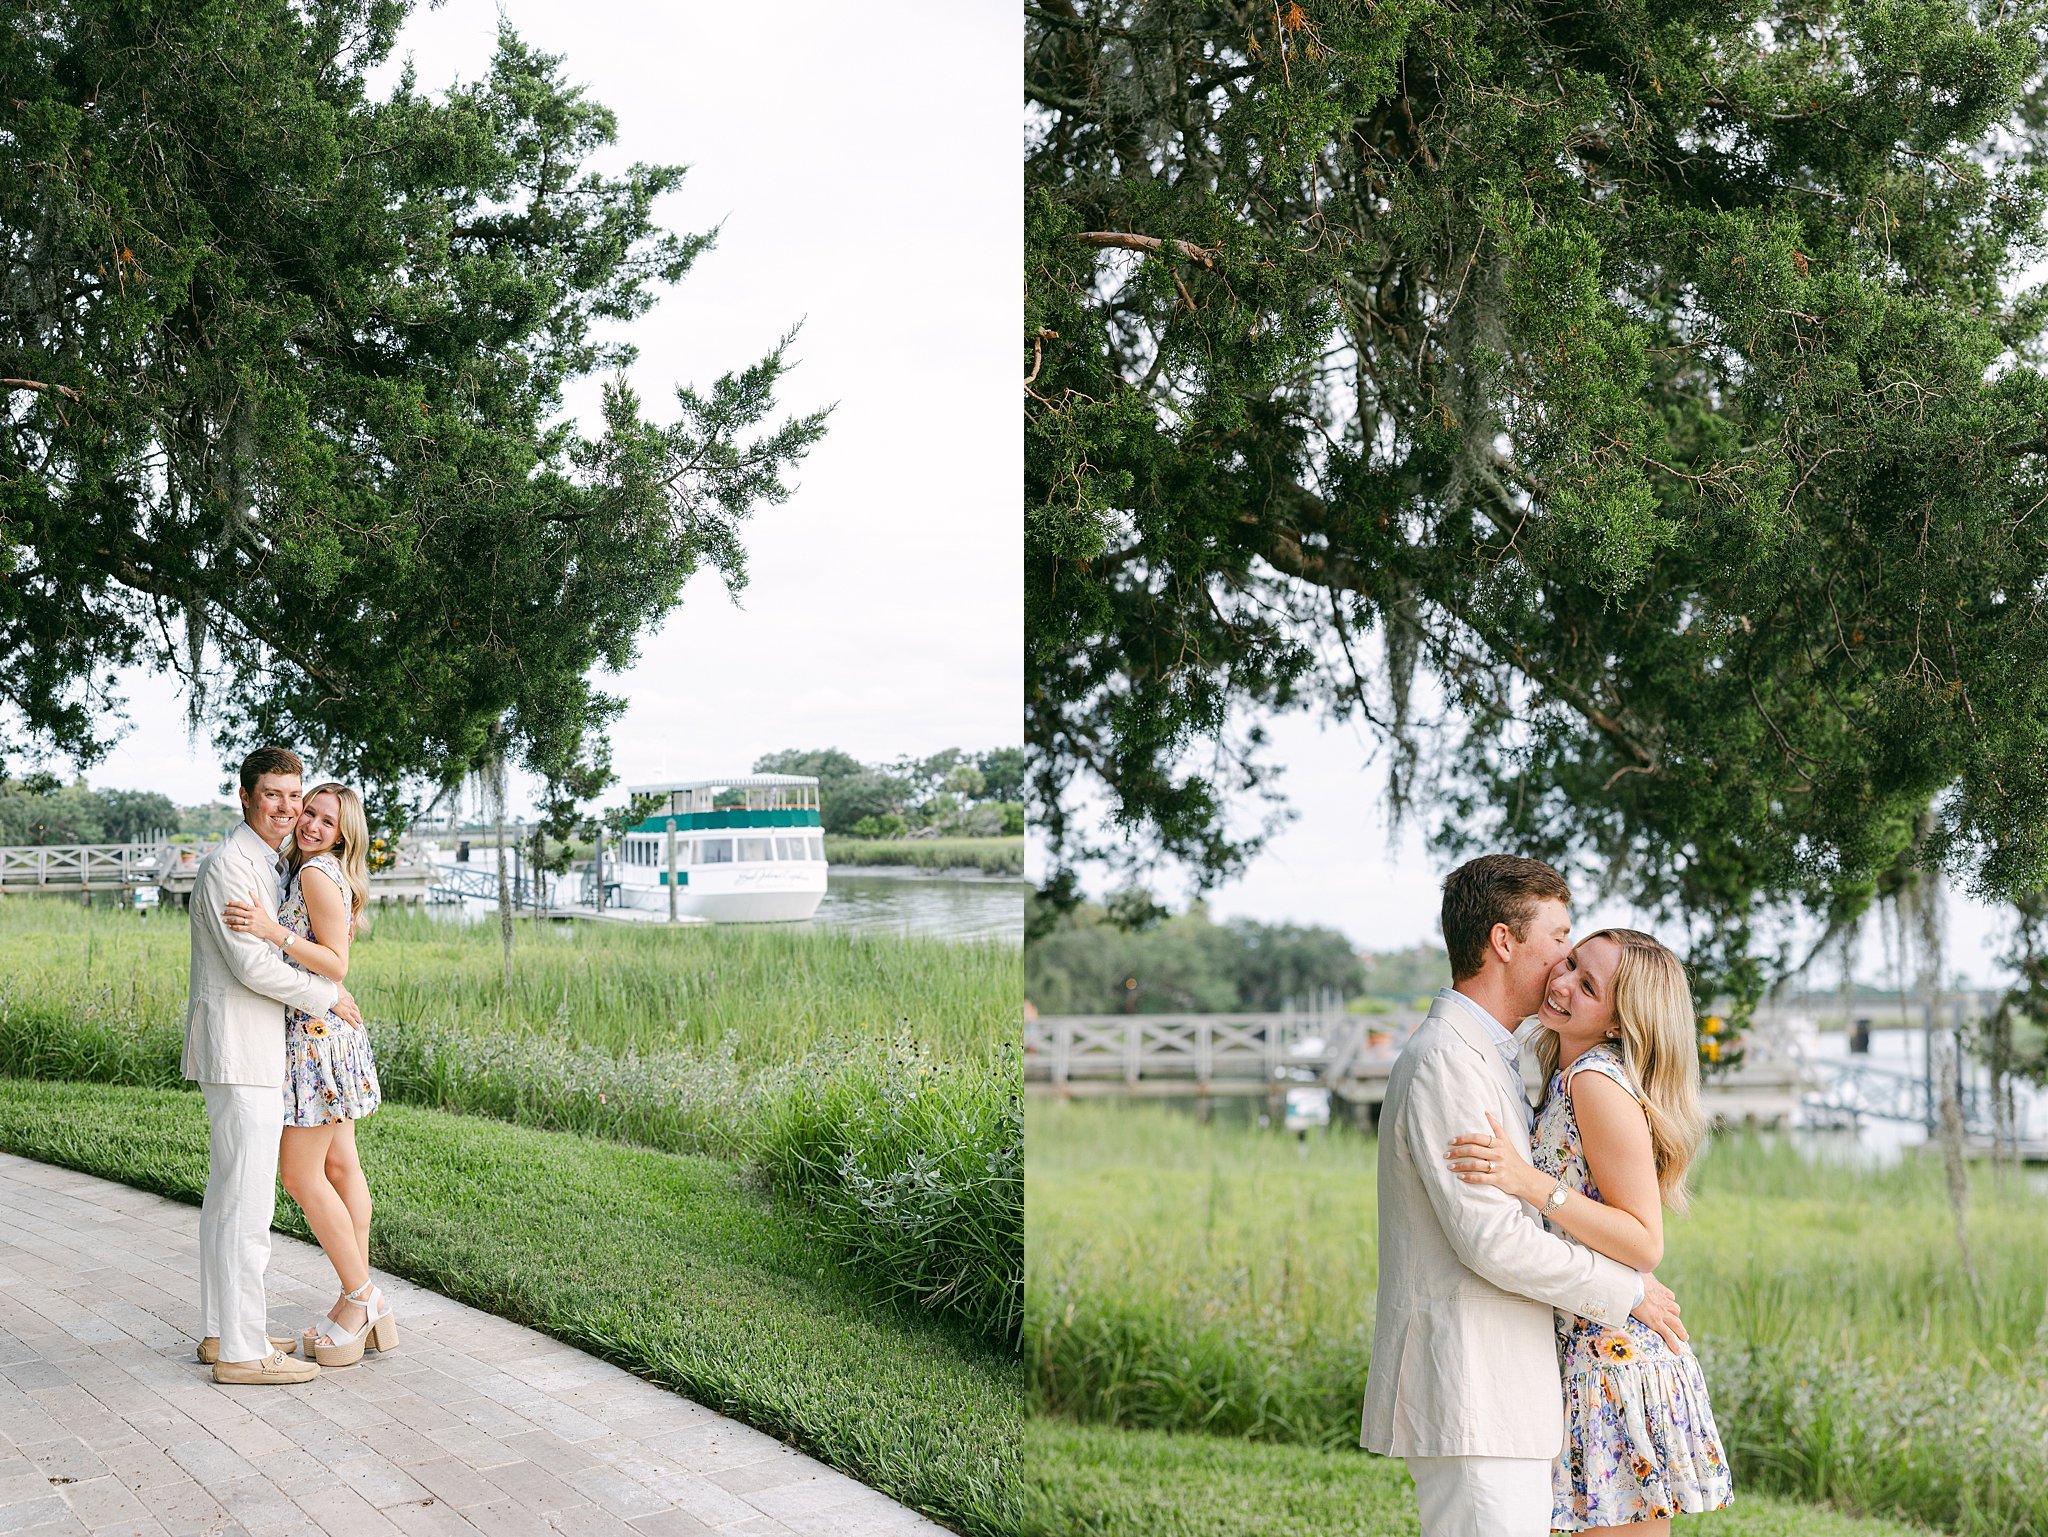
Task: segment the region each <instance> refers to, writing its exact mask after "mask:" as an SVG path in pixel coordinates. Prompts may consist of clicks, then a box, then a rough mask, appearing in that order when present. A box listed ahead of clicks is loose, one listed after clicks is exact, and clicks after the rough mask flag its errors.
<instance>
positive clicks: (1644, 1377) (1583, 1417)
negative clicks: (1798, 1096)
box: [1447, 929, 1732, 1537]
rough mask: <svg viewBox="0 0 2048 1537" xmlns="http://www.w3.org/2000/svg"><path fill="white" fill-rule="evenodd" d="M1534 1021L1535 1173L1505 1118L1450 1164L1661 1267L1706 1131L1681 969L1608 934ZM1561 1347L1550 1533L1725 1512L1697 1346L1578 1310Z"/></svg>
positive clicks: (1638, 943)
mask: <svg viewBox="0 0 2048 1537" xmlns="http://www.w3.org/2000/svg"><path fill="white" fill-rule="evenodd" d="M1536 1017H1537V1021H1538V1023H1539V1024H1540V1025H1541V1026H1542V1028H1541V1029H1540V1030H1539V1031H1538V1032H1537V1034H1536V1041H1535V1046H1536V1057H1537V1060H1538V1062H1539V1063H1540V1064H1541V1065H1542V1068H1543V1076H1544V1080H1545V1088H1544V1098H1543V1105H1542V1108H1541V1110H1540V1111H1539V1112H1538V1115H1537V1119H1536V1133H1535V1139H1534V1141H1535V1155H1534V1163H1533V1164H1531V1163H1530V1162H1529V1161H1528V1160H1526V1159H1524V1158H1523V1157H1522V1156H1521V1153H1520V1151H1519V1149H1518V1148H1517V1146H1516V1143H1515V1141H1514V1140H1513V1139H1512V1138H1508V1137H1505V1136H1503V1135H1502V1134H1501V1128H1500V1126H1499V1124H1498V1123H1495V1124H1494V1126H1493V1134H1492V1135H1491V1136H1477V1135H1471V1136H1464V1137H1460V1138H1458V1139H1457V1141H1456V1142H1454V1143H1453V1144H1452V1145H1451V1151H1450V1153H1449V1154H1448V1155H1447V1156H1448V1157H1449V1158H1450V1161H1451V1167H1452V1168H1453V1169H1455V1170H1457V1171H1458V1175H1459V1177H1460V1178H1461V1179H1463V1180H1465V1181H1466V1182H1467V1183H1468V1184H1489V1185H1498V1186H1499V1187H1501V1188H1502V1189H1504V1190H1506V1191H1507V1192H1508V1193H1509V1194H1510V1195H1514V1196H1518V1197H1520V1198H1521V1199H1522V1200H1524V1201H1527V1202H1529V1203H1530V1204H1531V1205H1532V1206H1535V1207H1536V1208H1537V1209H1538V1210H1540V1211H1541V1212H1542V1213H1543V1214H1544V1220H1545V1221H1547V1222H1548V1223H1549V1224H1550V1226H1551V1227H1552V1228H1554V1229H1556V1230H1557V1231H1558V1232H1560V1233H1563V1234H1564V1235H1565V1236H1566V1237H1568V1238H1571V1239H1573V1240H1574V1241H1576V1242H1578V1243H1582V1244H1584V1245H1586V1246H1587V1247H1588V1248H1591V1249H1594V1250H1597V1251H1598V1252H1599V1253H1602V1254H1605V1255H1607V1256H1608V1257H1609V1258H1611V1259H1615V1260H1619V1261H1620V1262H1621V1263H1622V1264H1624V1265H1633V1266H1635V1267H1636V1268H1637V1269H1638V1270H1646V1271H1647V1270H1653V1269H1655V1268H1656V1266H1657V1264H1658V1262H1659V1261H1660V1260H1662V1259H1663V1257H1664V1212H1663V1209H1664V1207H1666V1206H1669V1207H1670V1208H1671V1209H1672V1210H1673V1211H1677V1212H1683V1211H1684V1210H1685V1209H1686V1188H1685V1176H1686V1170H1687V1169H1688V1168H1689V1167H1690V1166H1691V1164H1692V1161H1693V1158H1694V1156H1695V1155H1696V1154H1697V1153H1698V1151H1699V1147H1700V1143H1701V1141H1702V1139H1703V1137H1704V1135H1705V1130H1706V1119H1705V1117H1704V1115H1703V1114H1702V1113H1701V1111H1700V1094H1699V1057H1698V1047H1697V1046H1696V1044H1695V1042H1696V1040H1697V1036H1696V1035H1695V1032H1694V1027H1693V1005H1692V990H1691V988H1690V987H1689V986H1688V985H1687V983H1686V979H1685V968H1684V967H1683V966H1682V965H1680V963H1679V960H1678V957H1677V956H1675V955H1673V954H1672V953H1671V952H1670V951H1669V950H1667V949H1666V948H1665V947H1664V946H1663V945H1661V944H1659V943H1658V942H1657V941H1656V940H1655V939H1653V938H1651V937H1650V936H1649V935H1648V934H1643V933H1639V932H1637V931H1636V930H1634V929H1602V930H1600V931H1599V932H1598V933H1595V934H1591V935H1589V936H1587V937H1586V938H1585V939H1582V940H1580V941H1579V943H1578V944H1577V945H1576V946H1575V947H1574V948H1573V949H1572V951H1571V953H1570V954H1568V955H1567V956H1566V957H1565V958H1564V959H1563V960H1561V961H1559V962H1558V963H1557V965H1556V966H1555V967H1554V968H1553V969H1552V971H1551V974H1550V980H1549V984H1548V986H1547V989H1546V991H1545V994H1544V999H1543V1005H1542V1008H1541V1009H1540V1010H1539V1011H1538V1013H1537V1016H1536ZM1488 1119H1489V1120H1491V1119H1492V1118H1491V1117H1490V1116H1489V1117H1488ZM1557 1345H1558V1364H1559V1369H1560V1371H1561V1372H1562V1374H1563V1378H1564V1393H1565V1410H1566V1414H1567V1417H1568V1420H1569V1426H1568V1429H1569V1434H1568V1436H1567V1438H1566V1441H1565V1447H1564V1453H1563V1455H1562V1456H1560V1457H1559V1458H1558V1461H1557V1465H1556V1467H1555V1468H1554V1469H1553V1470H1552V1476H1551V1496H1552V1510H1551V1518H1550V1524H1551V1528H1552V1530H1553V1531H1560V1532H1626V1533H1629V1534H1630V1537H1639V1534H1640V1537H1650V1534H1664V1533H1668V1532H1669V1531H1670V1530H1671V1518H1672V1517H1673V1516H1674V1515H1679V1514H1686V1515H1693V1514H1697V1513H1699V1512H1701V1511H1707V1510H1718V1509H1720V1508H1721V1507H1722V1506H1724V1505H1726V1504H1728V1503H1729V1501H1730V1499H1731V1498H1732V1486H1731V1483H1730V1479H1729V1475H1728V1459H1727V1457H1726V1455H1725V1454H1724V1453H1723V1451H1722V1448H1721V1434H1720V1432H1719V1430H1717V1429H1716V1428H1715V1425H1714V1413H1713V1410H1712V1408H1711V1407H1709V1405H1708V1403H1707V1384H1706V1378H1705V1376H1704V1375H1703V1374H1702V1373H1701V1371H1700V1366H1699V1361H1698V1359H1697V1358H1696V1357H1695V1356H1693V1354H1692V1353H1691V1352H1690V1351H1686V1352H1684V1353H1682V1354H1681V1353H1675V1352H1674V1351H1673V1350H1672V1349H1671V1348H1670V1346H1668V1345H1667V1344H1666V1343H1665V1342H1664V1341H1663V1340H1662V1339H1661V1338H1659V1337H1658V1335H1657V1334H1655V1333H1654V1332H1653V1331H1651V1330H1650V1329H1648V1328H1646V1327H1644V1326H1643V1325H1642V1324H1640V1323H1638V1322H1636V1320H1634V1319H1633V1318H1631V1319H1629V1320H1628V1321H1627V1324H1626V1326H1625V1327H1624V1328H1620V1329H1608V1328H1603V1327H1602V1326H1601V1325H1599V1324H1595V1323H1589V1322H1587V1321H1586V1320H1585V1319H1582V1318H1576V1317H1573V1316H1572V1315H1570V1314H1567V1313H1559V1314H1558V1315H1557Z"/></svg>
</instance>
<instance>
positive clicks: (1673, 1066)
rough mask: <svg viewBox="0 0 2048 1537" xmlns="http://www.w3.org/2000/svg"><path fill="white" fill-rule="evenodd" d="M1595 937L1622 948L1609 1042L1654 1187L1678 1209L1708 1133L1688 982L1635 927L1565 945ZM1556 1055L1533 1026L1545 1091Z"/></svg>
mask: <svg viewBox="0 0 2048 1537" xmlns="http://www.w3.org/2000/svg"><path fill="white" fill-rule="evenodd" d="M1595 939H1606V940H1612V941H1613V942H1614V943H1615V944H1616V945H1618V946H1619V947H1620V949H1621V964H1620V965H1618V966H1617V967H1615V968H1614V1024H1615V1028H1616V1029H1618V1030H1619V1031H1620V1032H1621V1039H1620V1040H1619V1041H1617V1042H1616V1044H1617V1045H1618V1046H1620V1047H1621V1060H1622V1065H1623V1066H1624V1067H1626V1068H1627V1070H1628V1076H1629V1081H1630V1082H1631V1083H1632V1084H1634V1086H1635V1088H1636V1092H1637V1094H1638V1095H1639V1096H1640V1097H1641V1099H1642V1105H1643V1113H1644V1115H1645V1116H1647V1117H1648V1119H1649V1122H1650V1149H1651V1152H1652V1153H1653V1154H1654V1155H1655V1157H1656V1160H1657V1189H1658V1191H1659V1193H1660V1194H1661V1195H1662V1196H1663V1198H1664V1204H1665V1205H1666V1206H1668V1207H1670V1208H1671V1209H1672V1210H1673V1211H1677V1212H1682V1211H1684V1210H1685V1209H1686V1207H1687V1206H1688V1205H1689V1204H1690V1198H1689V1196H1688V1195H1687V1192H1686V1188H1685V1176H1686V1171H1687V1170H1688V1169H1690V1168H1691V1167H1692V1163H1693V1160H1694V1159H1695V1158H1696V1157H1698V1156H1699V1150H1700V1144H1701V1143H1702V1142H1703V1141H1705V1140H1706V1135H1707V1117H1706V1113H1705V1112H1704V1111H1703V1110H1701V1109H1700V1056H1699V1050H1700V1048H1699V1033H1698V1029H1697V1027H1696V1025H1695V1024H1694V1014H1693V1007H1692V985H1691V984H1690V983H1689V982H1687V981H1686V978H1685V967H1684V966H1683V965H1682V964H1681V963H1680V962H1679V959H1678V957H1677V956H1675V955H1673V954H1672V953H1671V952H1670V951H1669V950H1668V949H1666V948H1665V947H1664V946H1663V945H1662V944H1660V943H1659V942H1658V941H1657V940H1656V939H1654V938H1652V937H1651V936H1650V935H1648V934H1645V933H1643V932H1642V931H1641V930H1639V929H1601V930H1599V931H1598V932H1597V933H1593V934H1588V935H1587V936H1586V938H1585V939H1582V940H1580V941H1579V943H1578V944H1577V945H1574V946H1573V947H1572V948H1573V949H1574V950H1577V949H1579V948H1580V947H1582V946H1584V945H1585V944H1586V943H1587V942H1588V941H1590V940H1595ZM1558 1055H1559V1051H1558V1042H1557V1036H1556V1034H1555V1033H1554V1032H1552V1031H1550V1030H1547V1029H1546V1030H1539V1031H1537V1033H1536V1060H1537V1063H1538V1064H1539V1065H1540V1066H1541V1067H1542V1069H1543V1082H1544V1086H1545V1092H1548V1087H1549V1084H1550V1080H1551V1077H1552V1075H1553V1074H1555V1073H1556V1071H1557V1059H1558Z"/></svg>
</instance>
